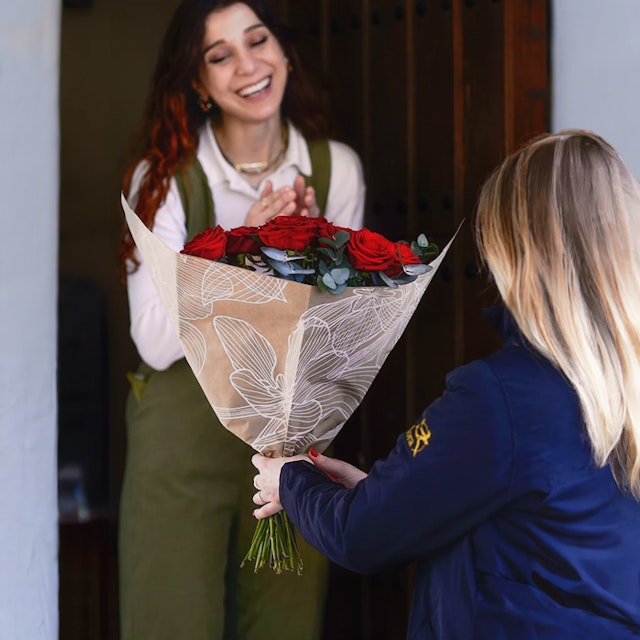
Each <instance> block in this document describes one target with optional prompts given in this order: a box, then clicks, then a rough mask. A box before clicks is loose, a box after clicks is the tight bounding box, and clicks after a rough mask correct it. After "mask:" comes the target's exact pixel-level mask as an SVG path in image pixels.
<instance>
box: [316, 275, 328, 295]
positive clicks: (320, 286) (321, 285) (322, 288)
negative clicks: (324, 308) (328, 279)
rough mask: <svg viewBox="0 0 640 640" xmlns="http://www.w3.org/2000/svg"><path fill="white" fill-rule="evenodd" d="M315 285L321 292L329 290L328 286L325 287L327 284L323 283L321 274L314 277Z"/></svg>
mask: <svg viewBox="0 0 640 640" xmlns="http://www.w3.org/2000/svg"><path fill="white" fill-rule="evenodd" d="M316 285H317V287H318V289H320V291H322V293H327V292H328V291H329V287H327V285H326V284H325V283H324V281H323V279H322V276H318V277H317V278H316Z"/></svg>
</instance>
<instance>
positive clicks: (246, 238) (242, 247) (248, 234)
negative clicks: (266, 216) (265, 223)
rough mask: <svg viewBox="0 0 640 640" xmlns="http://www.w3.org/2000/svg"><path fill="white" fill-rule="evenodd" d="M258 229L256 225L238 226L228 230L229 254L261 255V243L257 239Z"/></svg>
mask: <svg viewBox="0 0 640 640" xmlns="http://www.w3.org/2000/svg"><path fill="white" fill-rule="evenodd" d="M257 231H258V230H257V229H256V227H236V228H235V229H230V230H229V231H227V232H226V233H227V255H229V256H234V255H238V254H239V253H248V254H250V255H252V256H257V255H260V243H259V242H258V241H257V240H256V234H257Z"/></svg>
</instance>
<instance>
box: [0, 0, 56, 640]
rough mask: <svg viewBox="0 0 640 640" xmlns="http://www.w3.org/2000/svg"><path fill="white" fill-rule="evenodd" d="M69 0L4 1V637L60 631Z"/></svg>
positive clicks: (26, 639)
mask: <svg viewBox="0 0 640 640" xmlns="http://www.w3.org/2000/svg"><path fill="white" fill-rule="evenodd" d="M61 4H62V3H61V0H1V1H0V194H2V195H1V197H0V222H1V227H0V229H1V230H0V640H52V639H54V638H57V635H58V571H57V545H58V539H57V506H56V386H55V385H56V365H55V362H56V297H57V273H58V269H57V245H58V77H59V69H58V67H59V65H58V58H59V32H60V10H61V9H60V7H61Z"/></svg>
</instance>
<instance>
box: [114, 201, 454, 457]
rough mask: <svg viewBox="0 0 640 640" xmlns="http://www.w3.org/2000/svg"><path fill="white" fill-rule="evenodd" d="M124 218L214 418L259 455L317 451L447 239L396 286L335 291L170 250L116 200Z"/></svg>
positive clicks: (362, 390)
mask: <svg viewBox="0 0 640 640" xmlns="http://www.w3.org/2000/svg"><path fill="white" fill-rule="evenodd" d="M122 207H123V209H124V212H125V215H126V219H127V223H128V225H129V229H130V230H131V234H132V236H133V238H134V240H135V243H136V246H137V248H138V250H139V251H140V254H141V255H142V259H143V260H144V263H145V265H146V266H147V268H148V270H149V272H150V274H151V277H152V279H153V281H154V283H155V286H156V288H157V290H158V293H159V295H160V298H161V300H162V302H163V304H164V306H165V307H166V310H167V314H168V316H169V320H170V321H171V324H172V325H173V327H174V329H175V331H176V333H177V335H178V337H179V340H180V343H181V345H182V347H183V349H184V353H185V356H186V359H187V362H188V363H189V365H190V366H191V368H192V370H193V372H194V374H195V375H196V378H197V379H198V382H199V383H200V385H201V386H202V389H203V390H204V393H205V395H206V397H207V399H208V400H209V402H210V404H211V406H212V408H213V410H214V411H215V413H216V415H217V416H218V418H219V420H220V422H221V423H222V424H223V425H224V426H225V427H226V428H227V429H228V430H229V431H231V432H232V433H234V434H235V435H236V436H237V437H238V438H241V439H242V440H244V441H245V442H246V443H247V444H249V445H251V446H252V447H253V448H254V449H255V450H256V451H258V452H261V453H263V454H264V455H268V456H281V455H284V456H290V455H295V454H297V453H302V452H306V451H307V450H308V449H309V448H310V447H311V446H313V447H315V448H316V449H318V450H319V451H324V450H325V449H326V447H327V446H328V445H329V443H330V442H331V441H332V440H333V438H334V437H335V436H336V435H337V434H338V432H339V431H340V429H341V428H342V426H343V425H344V423H345V422H346V421H347V419H348V418H349V417H350V416H351V414H352V413H353V411H354V410H355V409H356V407H357V406H358V405H359V404H360V402H361V401H362V399H363V398H364V396H365V394H366V392H367V390H368V389H369V387H370V385H371V383H372V382H373V379H374V378H375V376H376V375H377V373H378V371H379V370H380V368H381V367H382V365H383V363H384V361H385V360H386V358H387V356H388V355H389V353H390V352H391V350H392V349H393V347H394V346H395V344H396V342H397V341H398V340H399V338H400V336H401V335H402V333H403V331H404V329H405V327H406V326H407V323H408V322H409V320H410V319H411V316H412V315H413V312H414V311H415V309H416V307H417V305H418V303H419V302H420V299H421V298H422V295H423V294H424V292H425V291H426V289H427V287H428V285H429V283H430V282H431V280H432V278H433V276H434V274H435V273H436V271H437V269H438V267H439V266H440V264H441V262H442V260H443V259H444V257H445V255H446V253H447V251H448V249H449V247H450V246H451V242H453V239H452V240H451V241H450V242H449V243H448V244H447V246H446V247H445V248H444V249H443V250H442V251H441V253H440V255H439V256H438V257H437V258H436V259H435V260H434V261H433V262H432V263H431V266H432V267H433V268H432V269H431V270H430V271H429V272H427V273H425V274H422V275H420V276H418V278H417V279H416V280H415V281H414V282H412V283H409V284H405V285H400V286H399V287H398V288H396V289H392V288H390V287H350V288H347V290H346V291H345V292H344V293H342V294H340V295H334V294H331V293H322V292H321V291H320V290H319V289H318V288H317V287H315V286H312V285H307V284H300V283H297V282H290V281H287V280H283V279H281V278H276V277H273V276H271V275H267V274H262V273H256V272H254V271H250V270H248V269H242V268H240V267H233V266H229V265H225V264H222V263H219V262H215V261H211V260H205V259H204V258H199V257H196V256H187V255H183V254H180V253H176V252H174V251H173V250H172V249H170V248H169V247H167V245H165V244H164V242H162V240H160V239H159V238H157V237H156V236H154V235H153V233H152V232H151V231H150V230H149V229H148V228H147V227H146V226H145V225H144V223H143V222H142V221H141V220H140V219H139V218H138V216H137V215H136V214H135V213H134V211H133V210H132V209H131V208H130V207H129V205H128V204H127V202H126V200H125V198H124V196H123V197H122Z"/></svg>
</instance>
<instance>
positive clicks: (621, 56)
mask: <svg viewBox="0 0 640 640" xmlns="http://www.w3.org/2000/svg"><path fill="white" fill-rule="evenodd" d="M551 65H552V109H551V124H552V128H553V130H554V131H559V130H560V129H566V128H575V127H580V128H586V129H591V130H592V131H595V132H596V133H598V134H600V135H601V136H602V137H603V138H605V140H607V141H608V142H610V143H611V144H612V145H613V146H614V147H616V149H617V150H618V151H619V152H620V154H621V155H622V157H623V158H624V159H625V160H626V161H627V164H628V165H629V167H630V168H631V170H632V171H633V172H634V173H635V175H636V177H638V178H639V179H640V0H553V1H552V23H551Z"/></svg>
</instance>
